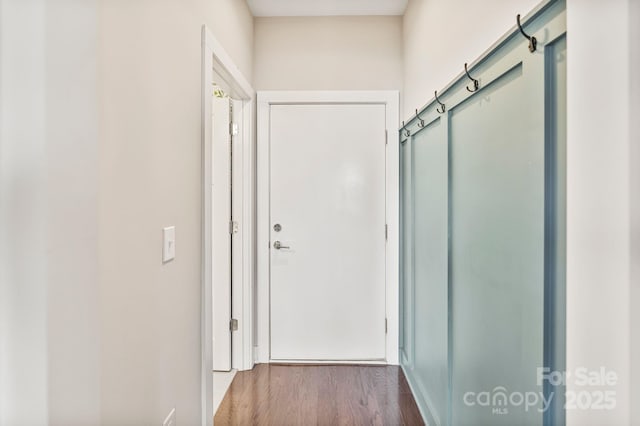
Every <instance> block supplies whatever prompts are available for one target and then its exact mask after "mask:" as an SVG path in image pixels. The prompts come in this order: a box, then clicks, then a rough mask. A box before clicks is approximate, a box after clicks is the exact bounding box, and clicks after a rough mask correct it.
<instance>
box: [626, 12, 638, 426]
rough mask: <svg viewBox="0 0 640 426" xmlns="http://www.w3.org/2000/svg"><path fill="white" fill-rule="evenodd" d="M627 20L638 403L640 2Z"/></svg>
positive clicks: (634, 410)
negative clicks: (629, 33) (628, 31)
mask: <svg viewBox="0 0 640 426" xmlns="http://www.w3.org/2000/svg"><path fill="white" fill-rule="evenodd" d="M630 5H631V10H630V13H629V19H628V21H627V23H628V25H629V28H630V30H631V36H630V37H629V40H630V43H629V46H628V47H629V51H630V52H631V57H630V60H631V69H630V72H629V75H630V77H631V92H630V94H629V100H630V104H631V106H630V108H631V109H630V110H629V117H631V120H630V122H631V123H630V124H631V134H630V139H629V141H630V143H631V155H630V159H631V161H630V167H631V179H630V180H631V185H630V194H631V286H632V287H631V386H632V387H631V395H630V398H631V401H640V120H637V119H633V118H634V117H636V118H637V117H640V81H639V80H638V78H637V77H636V76H638V75H640V49H638V46H637V44H636V42H637V40H640V27H639V26H638V25H637V23H638V22H639V21H640V1H638V0H632V1H631V2H630ZM631 424H634V425H637V424H640V404H637V403H636V404H631Z"/></svg>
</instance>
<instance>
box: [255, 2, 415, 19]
mask: <svg viewBox="0 0 640 426" xmlns="http://www.w3.org/2000/svg"><path fill="white" fill-rule="evenodd" d="M407 2H408V0H247V4H249V8H250V9H251V12H252V13H253V16H345V15H361V16H368V15H402V14H404V11H405V9H406V8H407Z"/></svg>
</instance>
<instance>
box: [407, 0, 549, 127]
mask: <svg viewBox="0 0 640 426" xmlns="http://www.w3.org/2000/svg"><path fill="white" fill-rule="evenodd" d="M539 2H540V0H483V1H470V0H449V1H429V0H409V4H408V6H407V10H406V12H405V14H404V18H403V37H404V79H403V81H404V89H403V92H402V93H403V102H402V110H401V117H402V119H403V120H407V119H409V118H410V117H413V115H414V114H415V109H416V108H422V107H423V106H424V105H425V104H426V103H427V102H428V101H429V100H431V99H432V98H433V92H434V91H435V90H440V89H442V88H444V87H445V86H446V85H447V84H448V83H449V82H450V81H451V80H453V79H454V78H455V77H456V76H457V75H458V74H460V73H461V72H463V71H464V63H465V62H469V63H470V62H473V61H474V60H475V59H476V58H477V57H479V56H480V55H481V54H482V53H484V51H485V50H487V49H488V48H489V47H490V46H491V45H493V43H494V42H495V41H496V40H498V39H499V38H500V37H501V36H502V35H503V34H504V33H506V32H507V31H508V30H509V29H510V28H511V27H513V26H514V25H515V24H516V15H517V14H518V13H520V14H522V15H525V14H527V13H528V12H529V11H530V10H532V9H533V8H534V7H535V6H536V5H537V4H538V3H539Z"/></svg>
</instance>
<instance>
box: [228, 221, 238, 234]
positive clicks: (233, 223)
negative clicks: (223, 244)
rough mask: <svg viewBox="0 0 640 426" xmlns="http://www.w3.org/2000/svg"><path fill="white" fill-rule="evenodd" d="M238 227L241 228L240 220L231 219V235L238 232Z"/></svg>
mask: <svg viewBox="0 0 640 426" xmlns="http://www.w3.org/2000/svg"><path fill="white" fill-rule="evenodd" d="M238 229H239V226H238V222H236V221H235V220H231V221H229V233H230V234H231V235H233V234H237V233H238Z"/></svg>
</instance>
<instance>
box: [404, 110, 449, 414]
mask: <svg viewBox="0 0 640 426" xmlns="http://www.w3.org/2000/svg"><path fill="white" fill-rule="evenodd" d="M441 121H442V120H441V119H440V118H438V119H436V120H434V121H433V122H432V123H431V124H429V125H427V126H426V127H425V128H424V129H423V130H421V131H420V132H418V133H416V134H415V136H413V140H412V142H411V145H412V150H413V163H414V167H413V168H412V170H413V173H412V174H413V206H414V216H415V218H414V224H413V232H414V237H413V238H414V243H413V250H414V252H413V258H414V262H415V265H414V272H413V274H414V280H413V281H414V297H415V305H416V306H419V307H420V309H415V310H414V321H415V322H414V324H415V330H414V333H415V334H416V335H418V336H422V338H421V339H416V340H415V342H414V348H415V351H414V358H413V364H414V367H415V377H416V383H417V384H418V387H419V390H420V392H422V393H423V394H424V396H425V397H426V398H428V399H429V400H430V401H431V403H432V404H431V416H433V418H434V423H436V424H444V423H445V422H446V418H447V395H448V387H449V376H448V365H447V363H448V358H447V356H448V353H447V346H448V340H447V333H448V329H447V327H448V322H447V310H448V290H447V250H448V247H447V243H448V241H447V238H448V236H447V215H448V206H447V204H448V193H447V190H448V186H447V177H448V176H447V163H448V161H447V160H448V147H447V142H446V138H445V137H444V134H445V129H444V127H445V126H444V124H442V122H441ZM425 336H426V338H425Z"/></svg>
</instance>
